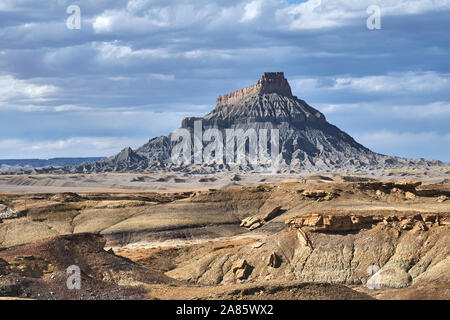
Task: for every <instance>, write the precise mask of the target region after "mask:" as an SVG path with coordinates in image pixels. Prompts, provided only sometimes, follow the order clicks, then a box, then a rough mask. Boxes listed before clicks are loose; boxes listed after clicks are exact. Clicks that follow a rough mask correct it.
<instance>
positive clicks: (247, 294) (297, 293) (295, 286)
mask: <svg viewBox="0 0 450 320" xmlns="http://www.w3.org/2000/svg"><path fill="white" fill-rule="evenodd" d="M217 298H218V299H227V300H241V299H242V300H373V298H372V297H370V296H369V295H367V294H365V293H360V292H357V291H355V290H352V289H350V288H348V287H346V286H343V285H339V284H330V283H304V282H295V281H294V282H290V283H289V284H286V283H279V284H272V283H268V284H264V285H244V286H243V287H242V288H239V289H235V290H232V291H230V292H225V293H223V294H220V295H218V296H217Z"/></svg>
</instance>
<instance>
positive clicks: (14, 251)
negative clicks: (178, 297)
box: [0, 233, 176, 299]
mask: <svg viewBox="0 0 450 320" xmlns="http://www.w3.org/2000/svg"><path fill="white" fill-rule="evenodd" d="M105 243H106V240H105V239H104V238H103V237H102V236H101V235H97V234H89V233H83V234H74V235H63V236H58V237H54V238H50V239H44V240H41V241H37V242H35V243H31V244H26V245H22V246H19V247H15V248H10V249H8V250H4V251H1V252H0V265H5V264H6V266H3V267H2V266H0V268H2V269H3V273H5V274H6V276H4V277H2V278H1V280H0V288H3V289H2V290H3V291H2V290H0V292H3V295H13V296H26V297H32V298H38V299H39V298H42V299H51V298H52V297H57V298H58V299H65V298H67V299H71V298H74V299H80V298H87V299H89V298H91V299H123V298H125V297H127V298H130V297H131V298H139V297H141V298H142V297H143V296H144V292H145V291H144V289H142V288H141V287H140V286H142V285H145V284H154V283H170V282H176V281H174V280H173V279H170V278H169V277H167V276H165V275H164V274H162V273H161V272H157V271H155V270H149V269H147V268H145V267H143V266H140V265H138V264H136V263H134V262H132V261H131V260H128V259H126V258H123V257H120V256H116V255H115V254H114V253H113V252H112V251H105V250H104V245H105ZM74 265H75V266H77V267H79V269H80V274H81V289H80V290H69V289H68V288H67V284H66V281H67V279H68V277H69V275H70V274H68V273H67V268H68V267H69V266H74ZM5 269H6V272H5ZM11 283H14V284H15V286H14V287H11Z"/></svg>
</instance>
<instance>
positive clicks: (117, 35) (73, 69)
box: [0, 0, 450, 162]
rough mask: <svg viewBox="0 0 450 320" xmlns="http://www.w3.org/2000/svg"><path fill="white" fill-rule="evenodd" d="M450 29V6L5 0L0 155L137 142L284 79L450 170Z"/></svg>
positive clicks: (381, 148)
mask: <svg viewBox="0 0 450 320" xmlns="http://www.w3.org/2000/svg"><path fill="white" fill-rule="evenodd" d="M70 5H76V6H78V7H79V8H80V17H81V23H80V28H79V29H70V28H68V26H67V20H68V19H71V16H72V14H73V11H69V13H67V8H68V7H69V6H70ZM373 5H375V6H377V7H376V8H379V9H380V22H381V24H380V28H379V29H378V28H375V29H373V28H372V29H369V28H368V27H367V20H368V19H369V22H373V21H374V20H373V19H372V18H373V17H372V18H371V16H372V15H373V11H370V10H368V8H369V7H370V6H373ZM71 21H73V20H69V22H71ZM69 26H70V23H69ZM449 29H450V0H408V1H406V0H368V1H366V0H322V1H319V0H308V1H292V0H289V1H288V0H216V1H214V0H190V1H187V0H128V1H125V0H123V1H119V0H95V1H88V0H80V1H73V0H47V1H35V0H0V159H6V158H52V157H88V156H110V155H113V154H115V153H117V152H119V151H120V150H121V149H123V148H124V147H126V146H131V147H132V148H136V147H139V146H140V145H142V144H144V143H146V142H147V141H148V140H149V139H150V138H153V137H155V136H159V135H166V134H168V133H169V132H171V131H172V130H174V129H176V128H178V127H179V126H180V123H181V120H182V119H183V118H184V117H186V116H202V115H204V114H206V113H208V112H209V111H210V110H212V109H213V108H214V107H215V101H216V98H217V97H218V96H219V95H223V94H225V93H228V92H232V91H234V90H236V89H239V88H242V87H246V86H249V85H251V84H254V83H256V81H257V80H258V79H259V78H260V77H261V75H262V73H263V72H265V71H283V72H284V73H285V76H286V78H287V79H288V80H289V82H290V84H291V87H292V91H293V94H294V95H296V96H297V97H299V98H300V99H303V100H305V101H307V102H308V104H310V105H311V106H313V107H315V108H317V109H319V110H320V111H321V112H323V113H324V114H325V116H326V118H327V120H328V121H329V122H330V123H332V124H334V125H336V126H338V127H339V128H340V129H342V130H344V131H345V132H347V133H349V134H350V135H352V136H353V137H354V138H355V139H356V140H357V141H358V142H360V143H362V144H363V145H365V146H366V147H368V148H370V149H372V150H373V151H376V152H380V153H383V154H389V155H396V156H404V157H411V158H427V159H438V160H442V161H448V162H450V63H449V61H450V32H449Z"/></svg>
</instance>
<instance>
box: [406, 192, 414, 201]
mask: <svg viewBox="0 0 450 320" xmlns="http://www.w3.org/2000/svg"><path fill="white" fill-rule="evenodd" d="M415 198H416V195H415V194H414V193H412V192H409V191H406V192H405V199H406V200H414V199H415Z"/></svg>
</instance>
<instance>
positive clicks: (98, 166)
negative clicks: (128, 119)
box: [38, 72, 443, 173]
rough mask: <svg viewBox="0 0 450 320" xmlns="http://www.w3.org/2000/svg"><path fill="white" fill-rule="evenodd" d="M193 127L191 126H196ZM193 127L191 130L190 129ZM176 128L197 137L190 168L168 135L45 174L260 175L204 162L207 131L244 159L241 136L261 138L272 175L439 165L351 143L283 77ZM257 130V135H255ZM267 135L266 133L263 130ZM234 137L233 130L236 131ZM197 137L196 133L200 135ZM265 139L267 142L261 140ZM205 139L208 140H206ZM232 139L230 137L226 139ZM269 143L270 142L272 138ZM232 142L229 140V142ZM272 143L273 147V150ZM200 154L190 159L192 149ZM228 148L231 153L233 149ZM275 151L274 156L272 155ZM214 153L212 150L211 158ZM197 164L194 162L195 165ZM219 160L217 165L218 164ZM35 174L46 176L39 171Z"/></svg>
mask: <svg viewBox="0 0 450 320" xmlns="http://www.w3.org/2000/svg"><path fill="white" fill-rule="evenodd" d="M196 123H197V125H196ZM196 126H197V127H196ZM181 129H185V130H187V131H188V132H190V133H194V132H195V130H196V129H198V130H200V132H202V133H203V136H200V138H199V141H200V142H199V144H200V146H199V145H198V144H197V145H196V143H197V142H196V141H194V140H195V139H193V136H192V137H190V140H191V141H190V145H192V146H193V148H192V150H191V151H190V153H189V156H190V157H189V158H190V159H192V158H194V161H192V163H193V164H192V163H175V162H174V161H173V160H172V158H171V156H172V152H173V151H174V147H175V145H176V144H177V143H178V140H177V139H173V138H174V137H176V135H174V133H171V134H170V135H169V136H161V137H156V138H153V139H151V140H150V141H149V142H148V143H146V144H145V145H143V146H141V147H140V148H138V149H136V150H132V149H131V148H125V149H124V150H122V151H121V152H120V153H119V154H118V155H116V156H113V157H110V158H106V159H102V160H100V161H97V162H94V163H85V164H82V165H78V166H73V167H66V168H62V169H61V168H60V169H52V170H50V171H51V172H73V173H85V172H129V171H134V172H152V171H155V170H160V169H162V170H173V171H180V170H182V171H185V172H189V173H211V172H218V171H236V172H241V171H244V172H253V171H256V172H260V171H261V170H262V169H265V168H264V166H263V165H262V163H261V159H258V161H257V162H251V161H245V163H238V162H237V161H236V162H233V161H231V162H230V161H227V159H226V156H225V155H224V156H222V157H221V156H220V155H219V156H218V158H220V159H221V160H218V161H215V162H213V163H209V162H208V163H207V162H206V161H204V160H205V157H206V156H208V155H207V154H206V153H205V148H206V147H207V146H208V145H209V144H210V143H212V140H211V139H207V138H208V137H207V135H206V132H207V130H208V129H217V130H219V131H220V133H221V135H222V137H224V138H225V139H223V145H224V146H226V143H228V142H229V140H227V139H228V136H227V130H231V129H233V130H242V131H240V133H238V136H239V137H237V138H242V136H243V140H242V141H241V142H239V141H240V140H238V144H239V143H241V145H242V146H243V148H244V153H246V156H248V149H249V148H250V143H251V137H249V136H247V135H246V133H249V132H250V133H252V132H256V133H261V132H263V135H264V134H265V135H266V137H265V140H267V141H264V139H263V137H262V136H261V137H259V138H258V143H259V145H258V150H259V152H261V147H262V145H266V150H265V151H266V154H270V155H272V152H274V154H276V155H278V157H277V158H276V159H271V163H270V165H271V168H272V167H273V164H274V163H275V162H276V168H275V169H276V170H275V171H276V172H287V173H290V172H292V171H293V172H299V171H302V172H305V171H306V172H307V171H311V172H316V171H324V170H344V171H356V170H359V171H361V170H368V171H370V170H376V169H389V168H399V167H404V166H414V167H428V166H435V165H443V163H442V162H440V161H427V160H424V159H404V158H398V157H389V156H385V155H381V154H377V153H374V152H372V151H370V150H369V149H367V148H365V147H364V146H362V145H361V144H359V143H358V142H356V141H355V140H354V139H353V138H352V137H351V136H349V135H348V134H347V133H345V132H343V131H342V130H340V129H339V128H337V127H335V126H334V125H332V124H330V123H328V122H327V120H326V118H325V116H324V115H323V114H322V113H321V112H319V111H318V110H316V109H314V108H313V107H311V106H309V105H308V104H307V103H306V102H305V101H303V100H301V99H299V98H297V97H296V96H294V95H292V92H291V88H290V86H289V83H288V81H287V79H286V78H285V77H284V74H283V72H266V73H264V74H263V75H262V77H261V79H259V80H258V83H257V84H255V85H252V86H249V87H247V88H243V89H240V90H237V91H235V92H232V93H229V94H225V95H223V96H220V97H219V98H218V99H217V105H216V107H215V108H214V110H212V111H211V112H210V113H208V114H207V115H205V116H204V117H201V118H196V117H188V118H185V119H184V120H183V121H182V124H181ZM275 129H276V130H278V133H279V136H278V141H272V140H271V139H272V136H271V133H270V132H273V131H274V130H275ZM261 130H263V131H261ZM264 130H267V131H264ZM236 132H238V131H236ZM202 133H201V134H202ZM267 135H269V137H268V136H267ZM209 138H211V137H209ZM232 139H234V137H233V138H232ZM274 139H275V138H274ZM233 141H234V140H233ZM277 144H278V145H277ZM195 146H197V148H198V147H200V148H201V149H200V150H203V153H202V152H200V156H198V155H197V158H195V157H196V153H195V152H197V151H198V150H197V151H196V149H195V148H196V147H195ZM237 148H238V146H235V147H234V146H233V147H232V149H237ZM276 149H278V151H279V152H278V153H277V152H275V151H276ZM215 152H216V151H214V154H215ZM195 160H199V161H195ZM222 160H223V161H222ZM38 172H42V173H45V172H49V170H48V169H41V170H38Z"/></svg>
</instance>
